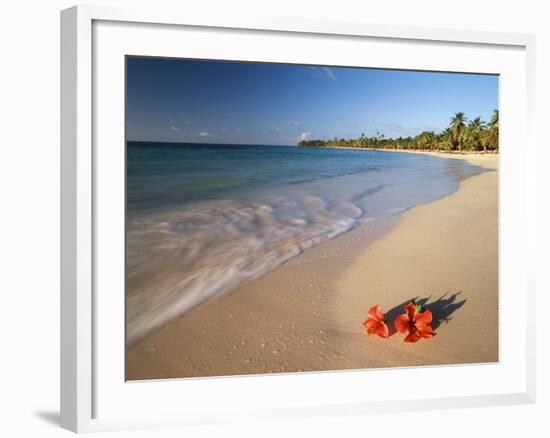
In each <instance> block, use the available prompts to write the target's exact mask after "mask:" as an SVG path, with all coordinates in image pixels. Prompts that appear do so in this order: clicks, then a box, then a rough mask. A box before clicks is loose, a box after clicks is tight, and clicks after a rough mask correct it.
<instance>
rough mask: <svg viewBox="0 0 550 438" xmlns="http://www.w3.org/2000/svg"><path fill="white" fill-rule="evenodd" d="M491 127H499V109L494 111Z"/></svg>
mask: <svg viewBox="0 0 550 438" xmlns="http://www.w3.org/2000/svg"><path fill="white" fill-rule="evenodd" d="M490 125H491V128H498V110H497V109H496V110H494V111H493V117H491V122H490Z"/></svg>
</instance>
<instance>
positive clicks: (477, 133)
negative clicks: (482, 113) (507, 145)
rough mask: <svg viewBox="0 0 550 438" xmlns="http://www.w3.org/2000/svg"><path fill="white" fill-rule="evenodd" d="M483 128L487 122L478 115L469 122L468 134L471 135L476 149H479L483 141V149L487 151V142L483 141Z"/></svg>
mask: <svg viewBox="0 0 550 438" xmlns="http://www.w3.org/2000/svg"><path fill="white" fill-rule="evenodd" d="M483 129H485V122H484V121H483V120H481V117H479V116H478V117H476V118H475V119H474V120H472V121H471V122H470V123H469V124H468V131H467V134H468V135H469V137H470V140H471V143H472V146H473V148H474V149H475V150H479V149H480V146H481V143H483V151H484V152H487V146H486V144H485V142H482V141H481V132H482V131H483Z"/></svg>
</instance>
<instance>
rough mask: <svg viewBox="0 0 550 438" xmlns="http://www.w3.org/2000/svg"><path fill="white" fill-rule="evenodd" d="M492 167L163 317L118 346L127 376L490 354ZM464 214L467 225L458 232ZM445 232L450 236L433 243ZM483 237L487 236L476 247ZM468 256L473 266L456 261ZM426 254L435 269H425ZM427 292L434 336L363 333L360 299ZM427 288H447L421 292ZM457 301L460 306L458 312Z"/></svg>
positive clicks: (394, 302)
mask: <svg viewBox="0 0 550 438" xmlns="http://www.w3.org/2000/svg"><path fill="white" fill-rule="evenodd" d="M335 148H337V147H335ZM347 149H354V150H356V149H359V148H347ZM362 149H364V150H369V149H366V148H362ZM374 150H380V149H374ZM391 151H392V152H406V153H431V154H433V155H439V156H440V155H446V156H449V158H451V157H452V158H460V159H466V160H468V161H469V162H471V163H472V164H476V165H480V166H482V167H487V168H492V169H495V170H496V169H498V154H468V155H465V154H454V153H452V154H444V153H441V152H434V151H401V150H391ZM497 176H498V173H497V172H494V171H493V172H483V173H481V174H479V175H475V176H472V177H470V178H468V179H466V180H464V181H461V182H460V184H459V187H458V190H457V191H456V192H454V193H452V194H450V195H448V196H447V197H444V198H441V199H439V200H436V201H433V202H431V203H428V204H422V205H419V206H416V207H414V208H412V209H410V210H408V211H406V212H404V213H402V214H400V215H397V216H392V217H389V218H384V219H377V220H373V221H370V222H367V223H366V224H364V225H361V226H359V227H357V228H356V229H354V230H352V231H349V232H347V233H344V234H342V235H339V236H337V237H335V238H334V239H331V240H329V241H326V242H323V243H321V244H319V245H317V246H315V247H313V248H311V249H309V250H307V251H305V252H304V253H302V254H300V255H299V256H297V257H295V258H293V259H292V260H290V261H289V262H287V263H286V264H284V265H283V266H280V267H279V268H276V269H275V270H274V271H271V272H270V273H268V274H266V275H264V276H263V277H261V278H259V279H257V280H255V281H253V282H251V283H249V284H246V285H244V286H241V287H239V288H238V289H237V290H234V291H233V292H231V293H229V294H227V295H226V296H223V297H220V298H216V299H212V300H210V301H208V302H206V303H205V304H203V305H201V306H199V307H198V308H195V309H194V310H193V311H191V312H189V313H188V314H185V315H183V316H181V317H179V318H177V319H175V320H173V321H172V322H170V323H168V324H166V326H164V327H163V328H161V329H160V330H158V331H157V332H155V333H154V334H152V335H150V336H149V337H147V338H145V339H144V340H143V341H141V342H140V343H138V344H137V345H135V346H134V347H132V348H130V349H129V351H128V356H127V379H129V380H136V379H151V378H170V377H173V378H176V377H195V376H214V375H236V374H255V373H271V372H297V371H321V370H338V369H351V368H373V367H374V368H377V367H392V366H408V365H419V364H422V365H430V364H443V363H472V362H492V361H496V360H498V345H497V344H498V328H497V322H498V314H497V312H496V308H495V306H498V275H497V274H498V266H497V263H498V262H497V260H498V242H497V240H496V239H497V230H498V224H497V220H498V204H497V194H498V192H497V189H498V187H497V184H498V183H497V180H498V178H497ZM482 192H483V193H484V197H482V196H481V194H482ZM487 198H489V202H487ZM493 198H494V199H493ZM470 204H471V205H470ZM484 204H489V205H488V206H487V205H484ZM465 205H466V207H468V208H465ZM485 207H488V208H485ZM450 213H451V214H450ZM446 216H449V217H446ZM434 218H439V219H440V220H439V221H437V222H436V223H434ZM464 223H466V224H470V223H472V228H476V229H478V230H477V231H478V234H476V233H474V234H471V230H468V229H466V230H463V228H464V226H463V224H464ZM453 227H454V228H453ZM438 230H439V231H440V233H439V234H438V233H437V231H438ZM479 233H481V234H479ZM450 235H453V236H458V237H457V241H458V242H459V243H460V244H459V245H457V244H456V242H450V243H449V242H448V241H447V242H446V243H447V245H442V243H445V239H446V238H445V236H450ZM480 236H481V237H483V236H485V238H483V239H481V241H480V239H479V237H480ZM447 240H448V238H447ZM484 242H490V244H489V245H486V246H487V247H486V248H484V247H481V248H480V243H484ZM482 246H483V245H482ZM446 247H448V248H446ZM472 255H473V258H474V259H476V261H477V263H479V264H481V266H478V265H475V266H472V265H471V263H469V262H468V261H469V260H470V259H471V258H472ZM478 259H479V260H478ZM411 262H414V263H411ZM434 264H435V265H438V264H441V266H440V269H438V270H433V269H432V270H430V267H431V266H433V265H434ZM412 265H414V266H412ZM482 267H483V269H482V271H483V272H480V269H481V268H482ZM464 272H467V275H464ZM463 277H464V278H463ZM451 279H452V281H451ZM449 283H453V285H452V286H451V285H449ZM403 285H408V287H407V290H403V287H404V286H403ZM409 287H410V289H409ZM459 289H460V290H459ZM427 290H429V291H431V293H432V295H434V297H433V298H431V299H430V301H429V302H430V303H432V305H433V306H434V310H435V309H437V310H438V313H439V314H440V316H444V318H443V317H442V318H439V320H438V321H437V324H438V327H435V328H436V332H437V333H438V335H437V336H436V337H435V338H434V339H432V340H430V341H426V342H420V343H419V344H415V346H416V347H417V348H414V350H411V349H410V348H408V347H409V345H407V344H403V343H402V342H400V339H398V338H399V337H398V336H392V337H391V338H390V339H388V340H387V341H381V340H380V339H378V338H373V337H369V336H367V335H366V334H365V333H364V329H363V327H362V326H361V322H362V321H363V320H364V317H365V316H366V309H367V308H368V307H370V305H373V304H380V305H381V306H382V307H383V308H384V310H386V311H387V310H389V309H392V308H393V309H394V310H392V311H390V313H392V312H393V313H395V312H400V311H401V310H400V305H401V304H402V303H403V302H405V301H407V300H410V299H411V298H413V296H411V295H415V296H416V295H418V296H420V297H421V298H427V297H428V296H427ZM480 290H482V291H484V292H483V294H482V293H481V292H479V291H480ZM438 291H439V292H440V295H444V293H445V292H447V293H448V295H447V296H446V297H445V298H444V299H443V300H441V301H436V302H433V301H434V300H435V299H437V298H439V297H438V296H435V294H436V293H438ZM458 292H459V293H458ZM457 293H458V294H457ZM455 294H457V295H455ZM424 295H426V296H424ZM472 301H473V304H471V303H472ZM476 302H479V303H478V305H476V306H475V307H474V305H475V304H476ZM461 303H462V304H461ZM465 305H467V306H468V308H470V305H472V309H470V310H468V311H467V312H462V311H460V309H461V307H462V306H465ZM468 312H474V313H473V315H474V317H472V316H470V314H469V313H468ZM480 312H481V313H480ZM491 312H492V313H491ZM455 313H456V315H455ZM480 314H483V315H485V317H486V318H487V321H486V322H485V323H484V322H483V321H481V320H479V315H480ZM476 315H477V316H476ZM444 319H446V320H448V324H444V323H443V320H444ZM455 320H458V322H457V321H455ZM451 323H452V325H453V326H454V325H457V330H460V333H461V336H464V335H463V334H464V333H465V334H468V333H469V332H471V330H472V329H471V328H469V326H472V325H473V326H474V327H478V328H480V327H483V328H484V335H483V336H481V337H482V338H484V339H479V338H480V336H478V335H476V337H477V339H475V340H474V341H473V342H470V344H472V343H473V344H475V345H474V346H472V345H468V343H467V342H466V343H465V342H460V341H461V340H460V339H459V340H458V341H457V340H456V339H454V340H452V339H453V333H455V332H454V330H449V328H448V327H449V326H451ZM220 333H223V337H220V336H219V334H220ZM465 337H466V338H467V336H465ZM222 338H223V339H222ZM451 340H452V341H451ZM478 344H479V345H478ZM475 346H478V347H476V348H474V347H475ZM407 352H408V354H407Z"/></svg>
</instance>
